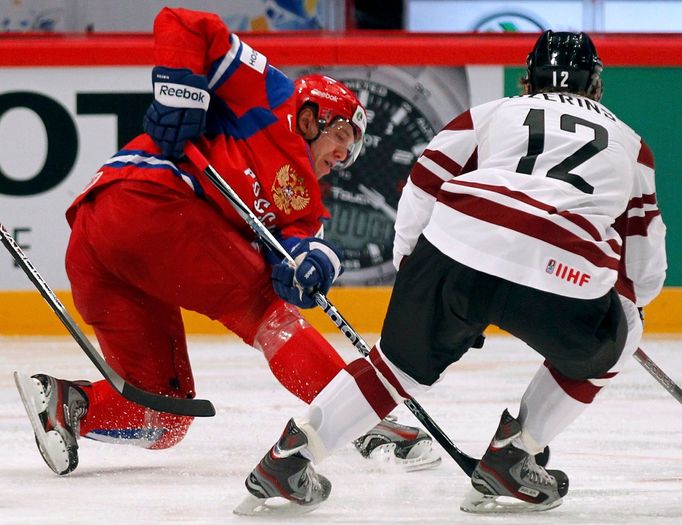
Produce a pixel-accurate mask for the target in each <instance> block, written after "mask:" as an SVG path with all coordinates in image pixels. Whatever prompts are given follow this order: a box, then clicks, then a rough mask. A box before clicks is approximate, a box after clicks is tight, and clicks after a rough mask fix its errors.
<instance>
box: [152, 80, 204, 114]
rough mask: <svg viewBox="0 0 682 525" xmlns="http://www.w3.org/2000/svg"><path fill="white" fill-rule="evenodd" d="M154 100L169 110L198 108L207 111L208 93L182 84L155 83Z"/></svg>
mask: <svg viewBox="0 0 682 525" xmlns="http://www.w3.org/2000/svg"><path fill="white" fill-rule="evenodd" d="M154 98H155V99H156V100H157V101H159V102H161V104H163V105H164V106H168V107H171V108H198V109H204V110H208V103H209V101H210V98H211V97H210V96H209V94H208V91H205V90H203V89H200V88H195V87H191V86H185V85H183V84H171V83H168V82H157V83H155V84H154Z"/></svg>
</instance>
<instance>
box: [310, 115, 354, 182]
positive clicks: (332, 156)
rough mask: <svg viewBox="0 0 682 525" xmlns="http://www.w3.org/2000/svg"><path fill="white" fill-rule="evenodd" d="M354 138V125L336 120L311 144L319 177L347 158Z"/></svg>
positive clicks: (316, 172)
mask: <svg viewBox="0 0 682 525" xmlns="http://www.w3.org/2000/svg"><path fill="white" fill-rule="evenodd" d="M354 140H355V137H354V135H353V127H352V126H351V125H350V124H349V123H348V122H347V121H345V120H335V121H334V122H332V123H331V124H329V125H328V126H327V127H326V128H325V129H324V131H323V132H322V133H320V136H319V137H318V138H317V139H316V140H315V141H314V142H313V143H312V144H311V145H310V150H311V153H312V156H313V168H314V170H315V175H316V176H317V178H318V179H319V178H320V177H324V176H325V175H327V174H328V173H329V172H330V171H331V170H332V168H333V167H334V166H336V164H337V163H339V162H342V161H344V160H346V158H347V157H348V155H349V150H350V147H351V146H352V145H353V142H354Z"/></svg>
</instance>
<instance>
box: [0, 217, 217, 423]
mask: <svg viewBox="0 0 682 525" xmlns="http://www.w3.org/2000/svg"><path fill="white" fill-rule="evenodd" d="M0 236H1V237H2V244H3V245H4V246H5V248H7V251H9V252H10V254H11V255H12V257H13V258H14V260H15V261H16V263H17V264H18V265H19V267H20V268H21V269H22V270H23V271H24V273H25V274H26V276H27V277H28V278H29V279H30V281H31V282H32V283H33V285H34V286H35V287H36V288H37V289H38V291H39V292H40V295H42V296H43V299H45V301H46V302H47V304H48V305H49V307H50V308H51V309H52V311H53V312H54V313H55V314H56V315H57V317H58V318H59V320H60V321H61V322H62V324H63V325H64V326H65V327H66V329H67V330H68V331H69V333H70V334H71V336H72V337H73V338H74V339H75V341H76V343H78V346H80V347H81V349H82V350H83V352H85V355H87V356H88V358H89V359H90V361H92V363H93V364H94V365H95V367H96V368H97V370H99V371H100V373H101V374H102V376H104V379H106V380H107V381H108V382H109V383H110V384H111V386H112V387H114V389H115V390H116V391H117V392H118V393H119V394H121V395H122V396H123V397H125V398H126V399H128V400H129V401H132V402H133V403H137V404H138V405H142V406H145V407H147V408H151V409H153V410H157V411H159V412H168V413H170V414H176V415H180V416H200V417H206V416H214V415H215V408H214V407H213V405H212V404H211V402H210V401H208V400H205V399H185V398H175V397H169V396H163V395H160V394H153V393H151V392H147V391H145V390H141V389H139V388H137V387H135V386H133V385H131V384H130V383H128V382H127V381H126V380H125V379H123V378H122V377H121V376H120V375H119V374H118V373H117V372H116V371H115V370H114V369H113V368H111V367H110V366H109V364H108V363H107V362H106V361H105V360H104V358H103V357H102V356H101V355H100V353H99V352H98V351H97V350H96V349H95V347H94V346H92V343H90V341H89V340H88V338H87V337H86V336H85V334H83V332H82V331H81V329H80V327H79V326H78V324H76V321H75V320H74V319H73V317H71V315H70V314H69V312H68V311H67V310H66V308H65V307H64V305H63V304H62V303H61V301H60V300H59V299H58V298H57V296H56V295H55V293H54V292H53V291H52V289H51V288H50V287H49V286H48V285H47V283H46V282H45V280H44V279H43V278H42V277H41V275H40V274H39V273H38V271H37V270H36V269H35V267H34V266H33V264H32V263H31V261H30V260H29V259H28V257H26V255H25V254H24V252H23V251H22V250H21V248H20V247H19V245H18V244H17V242H16V241H15V240H14V238H13V237H12V236H11V235H10V234H9V233H8V232H7V230H6V229H5V227H4V226H3V225H2V224H1V223H0Z"/></svg>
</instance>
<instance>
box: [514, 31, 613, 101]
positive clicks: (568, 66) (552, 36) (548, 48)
mask: <svg viewBox="0 0 682 525" xmlns="http://www.w3.org/2000/svg"><path fill="white" fill-rule="evenodd" d="M526 62H527V64H528V84H529V87H530V92H531V93H537V92H538V91H567V92H569V93H585V94H587V95H593V94H595V91H596V90H597V88H599V87H601V78H600V74H601V71H602V62H601V59H600V58H599V56H597V49H596V48H595V47H594V43H592V39H591V38H590V37H589V36H588V35H587V34H586V33H582V32H581V33H573V32H568V31H566V32H554V31H551V30H547V31H545V32H544V33H542V35H540V38H538V41H537V42H536V43H535V46H534V47H533V50H532V51H531V52H530V53H529V54H528V58H527V60H526Z"/></svg>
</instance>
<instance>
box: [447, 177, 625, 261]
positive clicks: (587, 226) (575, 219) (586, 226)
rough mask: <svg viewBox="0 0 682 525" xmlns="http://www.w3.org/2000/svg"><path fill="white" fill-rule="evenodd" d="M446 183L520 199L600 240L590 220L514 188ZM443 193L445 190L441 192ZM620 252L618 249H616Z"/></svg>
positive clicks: (464, 182) (471, 183) (462, 182)
mask: <svg viewBox="0 0 682 525" xmlns="http://www.w3.org/2000/svg"><path fill="white" fill-rule="evenodd" d="M448 184H459V185H460V186H468V187H471V188H480V189H483V190H488V191H492V192H494V193H499V194H501V195H506V196H507V197H511V198H512V199H516V200H518V201H521V202H523V203H525V204H529V205H530V206H533V207H535V208H538V209H540V210H542V211H545V212H547V213H550V214H552V215H559V216H561V217H563V218H564V219H566V220H567V221H569V222H572V223H573V224H575V225H576V226H578V227H580V228H582V229H583V230H585V232H586V233H588V234H589V235H590V236H591V237H592V238H593V239H594V240H595V241H601V240H602V239H601V235H599V232H598V231H597V229H596V228H595V227H594V226H593V225H592V223H591V222H590V221H588V220H587V219H585V218H584V217H581V216H580V215H576V214H574V213H571V212H568V211H561V212H560V211H558V210H557V209H556V208H555V207H554V206H550V205H548V204H545V203H544V202H541V201H538V200H535V199H533V198H532V197H529V196H528V195H526V194H525V193H522V192H520V191H515V190H510V189H509V188H505V187H504V186H495V185H493V184H481V183H480V182H468V181H461V180H451V181H449V182H448ZM442 193H445V192H442ZM617 251H618V252H620V249H619V250H617Z"/></svg>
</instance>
